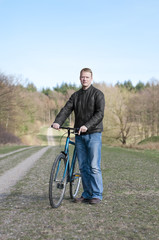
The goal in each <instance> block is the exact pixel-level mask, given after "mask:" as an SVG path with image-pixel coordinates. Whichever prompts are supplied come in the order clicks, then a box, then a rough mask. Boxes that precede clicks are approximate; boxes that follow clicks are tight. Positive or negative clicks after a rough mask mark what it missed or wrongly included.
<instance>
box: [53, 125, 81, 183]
mask: <svg viewBox="0 0 159 240" xmlns="http://www.w3.org/2000/svg"><path fill="white" fill-rule="evenodd" d="M61 128H62V127H61ZM63 129H67V128H63ZM70 130H71V129H68V136H67V138H66V143H65V149H64V151H62V153H64V155H65V156H66V159H67V162H66V166H65V171H64V174H63V179H62V182H63V181H64V179H65V176H66V173H67V171H68V178H67V182H70V181H71V176H72V172H73V167H74V163H75V160H76V147H75V148H74V151H73V157H72V162H71V166H70V156H69V145H73V146H75V142H73V141H72V140H71V139H70V133H71V132H70ZM59 168H60V162H59V164H58V168H57V172H56V176H57V174H58V170H59ZM56 176H55V179H56Z"/></svg>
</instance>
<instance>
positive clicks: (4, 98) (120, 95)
mask: <svg viewBox="0 0 159 240" xmlns="http://www.w3.org/2000/svg"><path fill="white" fill-rule="evenodd" d="M94 86H96V87H98V88H99V89H101V90H102V91H103V93H104V95H105V100H106V106H105V116H104V120H103V123H104V131H103V142H105V143H109V144H111V143H119V142H121V143H122V144H126V143H132V144H134V143H135V144H136V143H138V142H140V141H141V140H143V139H145V138H148V137H152V136H158V135H159V82H158V81H157V80H155V79H154V80H152V81H150V82H148V83H147V84H144V83H142V82H141V81H139V82H138V84H136V86H133V84H132V82H131V81H130V80H128V81H125V82H124V83H119V82H118V83H117V84H116V85H115V86H107V85H106V84H105V83H100V84H97V83H95V84H94ZM78 89H79V87H77V86H76V85H72V84H66V83H63V84H62V85H61V86H58V85H57V87H55V88H53V89H50V88H43V89H42V91H37V88H36V87H35V86H34V84H33V83H28V84H27V85H26V86H25V87H24V86H23V85H22V84H21V83H20V81H19V80H17V79H16V78H15V77H14V76H7V75H4V74H2V73H0V139H1V140H0V143H3V142H4V132H5V133H6V134H5V136H7V133H10V134H11V135H12V136H15V137H18V138H19V139H22V141H24V142H25V136H26V135H28V134H30V135H36V134H37V133H38V132H39V128H40V127H41V126H44V125H45V126H50V124H51V123H52V121H53V120H54V118H55V116H56V114H57V113H58V112H59V111H60V109H61V108H62V107H63V106H64V104H65V103H66V101H67V100H68V99H69V97H70V96H71V94H72V93H73V92H74V91H76V90H78ZM73 122H74V115H73V114H72V115H71V116H70V117H69V119H67V120H66V122H65V124H66V125H73ZM2 132H3V137H2Z"/></svg>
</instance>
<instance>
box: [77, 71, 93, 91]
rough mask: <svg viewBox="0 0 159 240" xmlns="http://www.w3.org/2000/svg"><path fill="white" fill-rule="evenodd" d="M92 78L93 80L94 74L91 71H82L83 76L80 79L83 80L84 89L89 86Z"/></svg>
mask: <svg viewBox="0 0 159 240" xmlns="http://www.w3.org/2000/svg"><path fill="white" fill-rule="evenodd" d="M92 80H93V79H92V74H91V73H90V72H85V71H82V73H81V76H80V81H81V84H82V87H83V89H87V88H89V86H90V85H91V82H92Z"/></svg>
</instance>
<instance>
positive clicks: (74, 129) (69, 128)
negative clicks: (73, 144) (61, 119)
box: [51, 125, 79, 134]
mask: <svg viewBox="0 0 159 240" xmlns="http://www.w3.org/2000/svg"><path fill="white" fill-rule="evenodd" d="M51 128H53V125H51ZM59 129H66V130H67V131H68V132H69V133H70V131H71V130H72V131H73V133H75V134H77V133H78V131H79V128H72V127H60V128H59Z"/></svg>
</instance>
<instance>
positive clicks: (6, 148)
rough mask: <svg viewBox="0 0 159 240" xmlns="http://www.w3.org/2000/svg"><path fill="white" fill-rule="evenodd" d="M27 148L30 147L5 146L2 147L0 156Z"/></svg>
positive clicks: (0, 147)
mask: <svg viewBox="0 0 159 240" xmlns="http://www.w3.org/2000/svg"><path fill="white" fill-rule="evenodd" d="M25 147H28V146H25V145H23V146H22V145H20V146H19V145H18V146H17V145H15V146H14V145H3V146H0V154H5V153H9V152H13V151H15V150H18V149H21V148H25Z"/></svg>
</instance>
